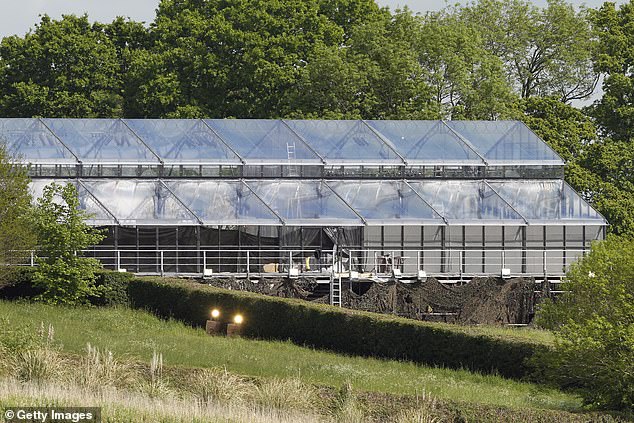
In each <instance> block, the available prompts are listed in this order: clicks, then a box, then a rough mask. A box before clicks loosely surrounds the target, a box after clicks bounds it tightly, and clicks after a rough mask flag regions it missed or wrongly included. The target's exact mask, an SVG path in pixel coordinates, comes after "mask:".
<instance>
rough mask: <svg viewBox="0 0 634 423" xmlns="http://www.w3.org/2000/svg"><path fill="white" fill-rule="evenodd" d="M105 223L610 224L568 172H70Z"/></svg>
mask: <svg viewBox="0 0 634 423" xmlns="http://www.w3.org/2000/svg"><path fill="white" fill-rule="evenodd" d="M51 182H57V183H60V184H63V183H67V182H70V183H73V184H74V185H75V186H76V187H77V190H78V193H79V200H80V207H81V208H82V209H84V210H86V211H87V212H89V213H90V214H92V215H93V217H92V218H91V219H90V220H89V223H90V224H93V225H97V226H104V225H117V224H121V225H199V224H203V225H210V226H211V225H264V226H265V225H272V226H279V225H281V224H285V225H289V226H299V225H304V226H361V225H364V224H367V225H370V226H373V225H405V226H408V225H428V224H432V225H443V224H444V223H445V220H446V221H447V223H448V224H450V225H489V224H494V225H514V226H517V225H524V224H526V223H528V224H540V225H567V224H569V225H605V224H606V221H605V219H604V218H603V217H602V216H601V215H600V214H599V213H597V212H596V211H595V210H594V209H593V208H592V207H591V206H589V205H588V204H587V203H586V202H585V201H584V200H583V199H581V198H580V197H579V195H578V194H577V193H576V192H575V191H574V190H573V189H572V188H571V187H570V186H568V185H567V184H566V183H565V182H563V181H561V180H523V181H518V180H514V181H482V180H475V181H474V180H434V181H403V180H393V181H368V180H355V181H328V182H325V181H321V180H301V181H300V180H283V181H281V180H270V181H269V180H251V181H241V180H201V179H197V180H187V179H178V180H166V181H161V180H137V179H117V180H104V179H100V180H95V179H91V180H63V179H57V180H52V179H35V180H34V181H33V182H32V183H31V191H32V193H33V195H34V196H35V197H40V196H41V195H42V192H43V190H44V186H45V185H47V184H49V183H51Z"/></svg>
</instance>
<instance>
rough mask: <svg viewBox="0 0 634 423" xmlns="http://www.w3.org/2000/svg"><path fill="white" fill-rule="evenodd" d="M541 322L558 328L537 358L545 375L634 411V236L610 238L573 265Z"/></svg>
mask: <svg viewBox="0 0 634 423" xmlns="http://www.w3.org/2000/svg"><path fill="white" fill-rule="evenodd" d="M564 290H566V293H565V294H563V295H562V296H561V297H559V298H557V301H549V302H546V303H544V305H543V306H542V309H541V310H540V311H539V313H538V315H537V322H538V324H541V325H542V326H544V327H546V328H549V329H551V330H553V331H554V333H555V336H556V338H555V348H554V352H553V353H552V354H539V355H538V356H536V358H535V359H534V362H535V363H536V365H537V367H538V368H539V369H540V370H541V371H542V372H543V375H544V377H546V378H547V379H549V380H551V381H554V382H556V383H558V384H559V385H561V386H564V387H572V388H579V389H581V391H582V394H583V396H584V399H585V401H586V402H587V403H588V404H592V405H595V406H598V407H601V408H609V409H620V410H625V411H628V410H629V411H633V410H634V241H632V240H624V239H619V238H616V237H610V238H608V240H606V241H604V242H601V243H596V244H594V245H593V247H592V251H591V252H590V253H589V254H588V255H587V256H586V257H585V258H584V259H582V260H580V261H578V262H577V263H576V264H574V265H573V266H572V267H571V269H570V271H569V272H568V274H567V275H566V282H565V284H564Z"/></svg>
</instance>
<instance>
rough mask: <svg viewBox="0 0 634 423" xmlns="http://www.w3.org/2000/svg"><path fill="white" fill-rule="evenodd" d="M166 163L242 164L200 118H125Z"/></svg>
mask: <svg viewBox="0 0 634 423" xmlns="http://www.w3.org/2000/svg"><path fill="white" fill-rule="evenodd" d="M125 123H126V124H127V125H128V126H129V127H130V128H132V130H133V131H134V132H135V133H136V134H137V135H138V136H139V137H140V138H141V139H143V141H144V142H145V143H146V144H147V145H148V146H149V147H150V148H151V149H152V150H153V151H154V152H155V153H156V154H157V155H158V156H159V157H160V158H161V159H162V160H163V161H164V162H166V163H179V164H185V163H206V164H224V163H234V164H236V165H239V164H241V161H240V158H239V157H238V156H237V155H236V154H235V153H234V152H233V151H232V150H231V149H230V148H229V147H228V146H227V145H226V144H225V143H224V142H223V141H222V140H221V139H220V137H218V136H217V135H216V134H214V132H213V131H212V130H211V129H210V128H209V127H208V126H207V125H205V123H204V122H203V121H202V120H199V119H126V120H125Z"/></svg>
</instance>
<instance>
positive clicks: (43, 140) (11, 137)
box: [0, 119, 77, 164]
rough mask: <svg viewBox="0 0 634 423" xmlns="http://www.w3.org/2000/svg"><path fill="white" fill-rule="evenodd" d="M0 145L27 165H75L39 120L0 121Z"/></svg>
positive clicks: (68, 154)
mask: <svg viewBox="0 0 634 423" xmlns="http://www.w3.org/2000/svg"><path fill="white" fill-rule="evenodd" d="M0 144H5V145H6V148H7V153H9V155H10V156H14V157H16V158H17V159H22V160H24V161H25V162H27V163H34V164H35V163H42V164H56V163H67V164H76V163H77V160H76V159H75V156H73V154H72V153H71V152H70V151H69V150H68V149H67V148H66V147H64V145H63V144H62V143H61V142H59V140H58V139H57V138H55V136H54V135H53V133H52V132H51V131H49V130H48V128H46V126H45V125H44V124H43V123H42V121H40V120H39V119H0Z"/></svg>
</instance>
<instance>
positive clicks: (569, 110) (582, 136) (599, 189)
mask: <svg viewBox="0 0 634 423" xmlns="http://www.w3.org/2000/svg"><path fill="white" fill-rule="evenodd" d="M517 110H518V112H519V113H518V114H516V115H514V116H513V118H515V119H520V120H522V121H524V122H525V123H526V124H527V125H528V126H529V127H530V128H531V129H532V130H533V131H535V133H536V134H537V135H539V136H540V137H541V138H542V139H543V140H545V141H546V142H547V143H548V144H549V145H550V146H551V147H553V149H554V150H555V151H556V152H557V153H558V154H559V155H560V156H561V157H562V158H563V159H564V160H565V161H566V169H565V173H566V180H567V181H568V182H569V183H570V185H571V186H572V187H573V188H574V189H575V190H577V191H578V192H579V193H580V194H581V195H582V197H584V199H586V200H587V201H589V202H590V203H591V204H592V205H593V206H594V207H595V208H596V209H597V210H598V211H599V212H600V213H601V214H603V216H604V217H605V218H606V219H607V220H608V221H609V222H610V226H609V227H608V228H609V230H610V231H611V232H613V233H616V234H621V235H630V236H634V189H632V187H631V184H629V183H628V182H627V178H628V177H629V176H627V175H631V172H632V166H631V165H628V160H630V161H631V160H632V158H631V157H632V156H628V154H627V151H628V150H627V148H623V149H621V151H620V154H619V152H617V151H615V150H614V149H613V147H612V145H613V142H612V141H611V140H609V139H602V138H600V137H599V135H598V134H597V128H596V126H595V124H594V122H593V121H592V119H591V118H590V117H588V116H586V115H585V114H584V113H583V112H582V111H581V110H579V109H576V108H574V107H572V106H570V105H568V104H564V103H562V102H561V101H559V100H558V99H557V98H554V97H550V98H539V97H532V98H528V99H523V100H521V101H519V102H518V103H517Z"/></svg>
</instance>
